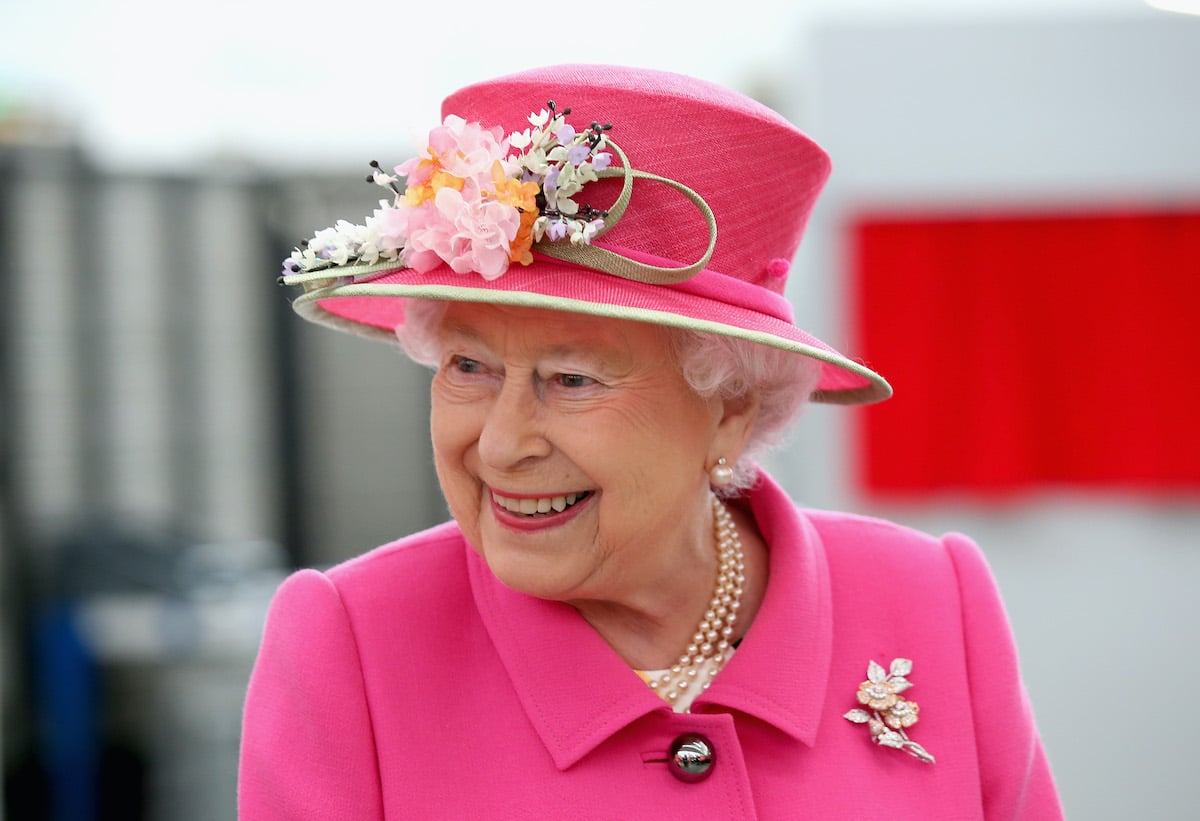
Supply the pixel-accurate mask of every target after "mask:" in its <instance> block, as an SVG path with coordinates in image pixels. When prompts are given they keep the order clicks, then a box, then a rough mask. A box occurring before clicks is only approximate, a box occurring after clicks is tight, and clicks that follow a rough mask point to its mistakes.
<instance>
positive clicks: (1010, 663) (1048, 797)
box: [943, 534, 1063, 821]
mask: <svg viewBox="0 0 1200 821" xmlns="http://www.w3.org/2000/svg"><path fill="white" fill-rule="evenodd" d="M943 544H945V546H946V549H947V550H948V551H949V553H950V556H951V558H952V559H953V561H954V567H955V572H956V573H957V575H958V586H959V592H960V601H961V602H962V609H963V614H962V618H963V629H964V641H965V642H966V658H967V674H968V677H969V683H970V688H971V698H972V702H973V704H974V706H975V709H974V720H975V738H976V744H977V749H978V754H979V773H980V778H981V780H982V793H983V809H984V817H985V818H987V819H988V821H1009V819H1013V821H1017V820H1018V819H1019V821H1042V820H1043V819H1047V820H1052V819H1061V818H1062V817H1063V815H1062V808H1061V806H1060V804H1059V799H1058V793H1057V791H1056V789H1055V787H1054V778H1053V776H1052V775H1051V773H1050V765H1049V763H1048V762H1047V760H1046V754H1045V752H1044V751H1043V749H1042V743H1041V740H1040V738H1039V737H1038V731H1037V726H1036V724H1035V723H1034V718H1033V708H1032V706H1031V705H1030V703H1029V697H1028V695H1027V694H1026V692H1025V686H1024V685H1023V684H1022V682H1021V675H1020V671H1019V666H1018V660H1017V649H1016V644H1015V643H1014V641H1013V636H1012V631H1011V629H1010V628H1009V624H1008V616H1007V614H1006V613H1005V611H1004V605H1003V603H1002V602H1001V600H1000V593H999V590H998V589H997V587H996V582H995V580H994V579H993V577H992V574H991V571H990V570H989V568H988V566H987V561H986V560H985V559H984V556H983V553H982V552H981V551H980V549H979V548H978V547H977V546H976V545H975V544H974V543H973V542H972V541H971V540H970V539H968V538H966V537H965V536H961V535H959V534H949V535H947V536H945V537H944V538H943Z"/></svg>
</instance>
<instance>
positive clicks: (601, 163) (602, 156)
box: [592, 151, 612, 171]
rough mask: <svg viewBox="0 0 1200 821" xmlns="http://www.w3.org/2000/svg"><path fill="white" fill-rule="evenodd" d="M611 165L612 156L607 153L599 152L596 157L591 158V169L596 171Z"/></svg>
mask: <svg viewBox="0 0 1200 821" xmlns="http://www.w3.org/2000/svg"><path fill="white" fill-rule="evenodd" d="M610 165H612V154H610V153H609V152H607V151H601V152H600V153H599V154H597V155H596V156H594V157H592V168H593V169H595V170H596V171H603V170H604V169H606V168H608V167H609V166H610Z"/></svg>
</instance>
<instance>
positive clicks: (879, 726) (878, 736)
mask: <svg viewBox="0 0 1200 821" xmlns="http://www.w3.org/2000/svg"><path fill="white" fill-rule="evenodd" d="M912 667H913V663H912V661H911V660H910V659H893V660H892V663H891V665H890V666H889V667H888V669H886V670H885V669H883V667H882V666H881V665H879V664H876V663H875V662H874V661H873V660H872V661H871V663H870V664H868V665H867V680H866V681H864V682H863V683H862V684H860V685H858V692H857V693H855V697H856V698H857V699H858V703H859V704H861V705H862V707H856V708H855V709H853V710H851V711H850V712H848V713H846V714H845V715H844V716H842V718H844V719H846V720H847V721H851V722H853V723H855V724H866V725H867V729H868V730H869V731H870V733H871V741H873V742H874V743H876V744H878V745H879V746H881V747H891V748H892V749H895V750H904V751H905V752H906V753H908V754H909V755H911V756H912V757H913V758H916V759H917V760H918V761H923V762H925V763H926V764H932V763H934V758H933V756H932V755H930V754H929V752H928V751H927V750H926V749H925V748H924V747H922V746H921V745H920V744H918V743H917V742H915V741H913V740H912V739H911V738H909V737H908V733H907V732H905V731H906V730H908V728H909V727H912V726H913V725H914V724H916V723H917V717H918V713H919V712H920V707H919V706H918V705H917V702H915V701H912V700H911V699H906V698H901V696H900V694H901V693H903V692H904V691H905V690H907V689H908V688H909V687H912V686H913V685H912V682H911V681H909V680H908V678H907V676H908V675H909V673H911V672H912ZM864 708H865V709H864Z"/></svg>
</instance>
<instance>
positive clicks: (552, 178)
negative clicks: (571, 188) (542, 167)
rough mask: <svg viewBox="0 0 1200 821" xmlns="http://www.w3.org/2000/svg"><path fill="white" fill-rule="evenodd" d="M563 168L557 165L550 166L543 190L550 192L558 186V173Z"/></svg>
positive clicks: (543, 183)
mask: <svg viewBox="0 0 1200 821" xmlns="http://www.w3.org/2000/svg"><path fill="white" fill-rule="evenodd" d="M561 170H562V169H561V168H559V167H558V166H557V165H553V166H551V167H550V170H549V171H547V172H546V179H544V180H543V181H542V190H543V191H546V192H550V191H555V190H556V189H557V188H558V174H559V172H560V171H561Z"/></svg>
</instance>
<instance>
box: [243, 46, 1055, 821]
mask: <svg viewBox="0 0 1200 821" xmlns="http://www.w3.org/2000/svg"><path fill="white" fill-rule="evenodd" d="M548 101H550V102H548ZM554 101H557V105H556V104H555V102H554ZM568 106H569V108H568ZM530 112H533V113H532V114H531V113H530ZM444 116H445V120H444V122H443V124H442V125H441V126H440V127H438V128H435V129H434V130H433V132H432V133H431V134H430V138H429V145H428V148H427V149H426V150H425V151H424V153H423V154H422V155H421V156H420V157H418V158H416V159H414V160H411V161H409V162H407V163H405V164H404V165H401V166H399V167H398V168H396V169H395V173H392V172H390V171H386V170H384V169H383V168H381V167H379V166H378V165H376V166H375V172H374V173H373V180H374V181H375V182H377V183H379V184H380V185H382V186H385V187H387V188H389V189H390V201H388V200H385V201H383V202H381V207H380V208H379V210H377V211H375V213H374V215H373V216H372V217H370V218H368V219H367V220H366V222H365V224H363V225H353V224H350V223H345V222H342V223H339V224H338V225H337V226H336V227H334V228H331V229H327V230H325V231H321V232H318V233H317V235H316V236H315V237H313V238H312V239H311V240H309V241H308V242H307V243H306V244H305V245H304V246H303V247H302V248H301V249H298V250H297V251H296V252H295V253H294V254H293V255H292V257H291V258H290V259H289V260H287V261H286V262H285V276H284V278H283V279H284V281H285V282H287V283H289V284H299V285H303V286H304V289H305V291H304V293H303V295H301V296H300V297H299V299H298V300H297V303H296V307H297V309H298V311H299V312H300V313H301V314H302V315H304V316H306V317H308V318H310V319H313V320H315V321H318V322H322V323H325V324H328V325H331V326H333V327H336V328H340V329H343V330H350V331H353V332H356V333H363V334H367V335H371V336H378V337H380V338H385V339H390V340H393V341H394V340H395V339H396V338H397V337H398V338H399V340H400V342H401V344H402V345H403V346H404V348H405V350H406V351H407V352H408V353H409V355H410V356H411V357H412V358H413V359H415V360H417V361H419V362H422V363H425V364H428V365H430V366H432V367H433V368H434V369H435V375H434V377H433V389H432V397H433V399H432V413H431V428H432V437H433V449H434V455H435V462H436V467H437V475H438V479H439V481H440V483H441V488H442V491H443V493H444V495H445V497H446V501H447V502H448V504H449V509H450V513H451V515H452V517H453V521H450V522H447V523H446V524H444V525H441V526H439V527H435V528H433V529H432V530H429V531H426V532H424V533H418V534H415V535H413V536H409V537H408V538H405V539H401V540H400V541H397V542H394V543H392V544H389V545H385V546H383V547H380V548H378V549H376V550H374V551H371V552H369V553H367V554H365V555H363V556H361V557H359V558H357V559H354V560H352V561H349V562H346V563H345V564H342V565H340V566H338V567H335V568H333V569H332V570H329V571H328V572H326V573H318V572H315V571H311V570H306V571H301V572H299V573H297V574H296V575H294V576H293V577H292V578H291V579H289V580H288V581H287V582H286V583H285V584H284V585H283V587H282V588H281V589H280V591H279V592H278V594H277V596H276V599H275V601H274V603H273V605H272V608H271V613H270V616H269V619H268V622H267V627H266V634H265V637H264V640H263V644H262V649H261V652H260V655H259V659H258V663H257V666H256V668H255V671H254V675H253V679H252V681H251V684H250V690H249V696H248V700H247V704H246V714H245V729H244V739H243V746H242V761H241V780H240V805H241V811H242V817H243V818H248V819H268V818H269V819H275V818H295V819H317V818H320V819H354V821H363V820H364V819H382V818H651V817H653V818H686V819H702V818H736V819H748V818H795V817H798V816H800V815H803V816H806V817H814V818H866V817H873V816H875V815H877V814H886V815H887V816H889V817H893V818H989V819H991V818H1023V819H1029V818H1057V817H1059V815H1060V811H1059V807H1058V801H1057V798H1056V795H1055V791H1054V786H1053V782H1052V780H1051V776H1050V773H1049V769H1048V767H1047V764H1046V760H1045V757H1044V756H1043V753H1042V750H1041V746H1040V743H1039V741H1038V736H1037V732H1036V729H1035V727H1034V723H1033V718H1032V715H1031V711H1030V708H1029V705H1028V702H1027V700H1026V697H1025V694H1024V691H1023V689H1022V686H1021V683H1020V678H1019V674H1018V670H1017V660H1016V654H1015V651H1014V647H1013V643H1012V639H1011V636H1010V633H1009V628H1008V625H1007V623H1006V620H1005V616H1004V612H1003V609H1002V606H1001V604H1000V601H999V598H998V596H997V592H996V588H995V586H994V583H993V581H992V579H991V576H990V574H989V572H988V570H987V567H986V565H985V563H984V560H983V557H982V556H981V554H980V552H979V551H978V549H977V548H976V547H975V546H974V545H973V544H972V543H971V542H970V541H969V540H967V539H966V538H964V537H962V536H957V535H949V536H945V537H943V538H941V539H937V538H933V537H930V536H926V535H923V534H920V533H916V532H913V531H910V530H906V529H904V528H901V527H898V526H896V525H892V524H889V523H887V522H882V521H876V520H870V519H864V518H860V517H855V516H850V515H845V514H840V513H827V512H818V511H813V510H804V509H799V508H797V507H796V506H795V504H794V503H793V502H792V501H791V500H790V499H789V498H788V497H787V496H786V495H785V493H784V492H783V491H782V490H781V489H780V488H779V487H778V486H777V485H776V484H775V483H774V482H773V481H772V480H771V479H770V477H768V476H767V475H765V474H764V473H763V472H762V471H761V470H759V469H758V468H757V467H756V466H755V461H754V459H755V456H756V455H758V454H761V453H762V452H763V451H764V449H766V448H767V447H769V446H770V445H771V444H772V443H773V442H775V441H776V440H777V439H778V438H779V437H780V435H781V432H782V431H783V430H784V428H785V427H786V426H787V425H788V423H789V422H790V421H791V420H792V419H793V418H794V417H795V416H796V415H797V413H798V412H799V411H800V409H801V407H802V406H803V404H804V402H805V401H806V400H807V399H809V398H811V399H813V400H815V401H821V402H834V403H842V404H850V403H864V402H874V401H878V400H882V399H885V398H887V397H888V396H889V395H890V393H891V391H890V388H889V387H888V385H887V383H886V382H884V380H883V379H882V378H880V377H879V376H878V375H876V374H874V373H872V372H871V371H870V370H868V369H867V368H865V367H863V366H862V365H859V364H857V363H855V362H853V361H851V360H849V359H847V358H846V357H844V356H842V355H841V354H839V353H837V352H836V351H834V350H833V349H831V348H830V347H828V346H826V345H824V344H823V343H821V342H820V341H818V340H817V339H814V338H813V337H811V336H810V335H808V334H806V333H805V332H804V331H801V330H799V329H798V328H797V327H796V326H795V325H794V324H793V322H792V319H791V310H790V308H789V305H788V303H787V302H786V300H785V299H784V298H783V296H782V294H783V290H784V283H785V279H786V276H787V272H788V265H789V262H788V261H789V260H790V259H791V257H792V256H793V254H794V253H795V251H796V247H797V244H798V243H799V240H800V235H801V232H802V230H803V228H804V225H805V223H806V221H807V219H808V216H809V213H810V211H811V209H812V207H813V203H814V200H815V198H816V196H817V193H818V191H819V190H820V188H821V186H822V184H823V183H824V181H825V178H826V176H827V174H828V171H829V162H828V159H827V157H826V155H825V153H824V152H823V151H822V150H821V149H820V148H819V147H818V146H817V145H816V144H814V143H813V142H812V141H811V140H809V139H808V138H807V137H806V136H804V135H803V134H801V133H800V132H799V131H797V130H796V129H795V128H794V127H793V126H791V125H790V124H788V123H787V122H786V121H785V120H783V119H782V118H781V117H780V116H779V115H777V114H775V113H774V112H772V111H770V110H768V109H766V108H764V107H763V106H761V105H758V104H757V103H754V102H753V101H751V100H748V99H746V98H744V97H741V96H739V95H736V94H734V93H732V92H730V91H727V90H725V89H722V88H719V87H716V86H712V85H709V84H706V83H703V82H700V81H697V80H693V79H690V78H685V77H680V76H676V75H671V74H664V73H658V72H650V71H632V70H626V69H617V68H606V67H597V66H566V67H557V68H551V69H545V70H539V71H532V72H528V73H524V74H520V75H516V76H512V77H506V78H502V79H499V80H495V81H491V82H485V83H482V84H479V85H475V86H472V87H469V88H467V89H464V90H462V91H460V92H458V93H456V94H454V95H452V96H451V97H449V98H448V99H447V100H446V102H445V105H444ZM373 165H374V164H373ZM401 178H404V185H403V187H402V186H401V185H400V179H401ZM718 230H719V233H718ZM918 702H919V706H918Z"/></svg>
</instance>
